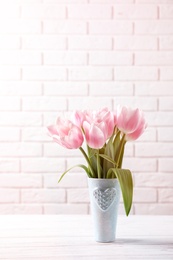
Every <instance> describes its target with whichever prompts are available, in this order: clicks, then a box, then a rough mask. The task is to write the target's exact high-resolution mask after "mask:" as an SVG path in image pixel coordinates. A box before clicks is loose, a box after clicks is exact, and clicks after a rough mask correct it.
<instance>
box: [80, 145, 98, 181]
mask: <svg viewBox="0 0 173 260" xmlns="http://www.w3.org/2000/svg"><path fill="white" fill-rule="evenodd" d="M79 150H80V151H81V152H82V154H83V156H84V157H85V159H86V161H87V163H88V166H89V169H90V171H91V175H92V178H94V177H95V174H94V170H93V168H92V165H91V162H90V160H89V158H88V156H87V154H86V152H85V151H84V149H83V148H82V147H80V148H79Z"/></svg>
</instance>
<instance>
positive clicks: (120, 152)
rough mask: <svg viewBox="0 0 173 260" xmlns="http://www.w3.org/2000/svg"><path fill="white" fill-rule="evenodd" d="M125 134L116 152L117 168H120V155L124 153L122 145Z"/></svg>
mask: <svg viewBox="0 0 173 260" xmlns="http://www.w3.org/2000/svg"><path fill="white" fill-rule="evenodd" d="M125 136H126V135H125V134H123V137H122V139H121V142H120V147H119V151H118V159H117V166H118V168H119V167H120V165H119V163H120V161H121V160H122V156H123V155H122V153H123V152H124V145H125V140H124V139H125Z"/></svg>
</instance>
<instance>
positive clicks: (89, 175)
mask: <svg viewBox="0 0 173 260" xmlns="http://www.w3.org/2000/svg"><path fill="white" fill-rule="evenodd" d="M75 167H80V168H82V169H83V170H84V171H85V172H86V173H87V175H88V177H89V178H92V176H91V174H90V172H89V170H88V168H87V167H86V166H85V165H83V164H78V165H75V166H73V167H71V168H69V169H68V170H67V171H65V172H64V173H63V174H62V175H61V177H60V179H59V181H58V183H59V182H60V181H61V180H62V178H63V177H64V175H65V174H66V173H67V172H69V171H70V170H72V169H73V168H75Z"/></svg>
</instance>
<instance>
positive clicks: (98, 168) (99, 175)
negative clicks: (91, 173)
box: [97, 151, 102, 179]
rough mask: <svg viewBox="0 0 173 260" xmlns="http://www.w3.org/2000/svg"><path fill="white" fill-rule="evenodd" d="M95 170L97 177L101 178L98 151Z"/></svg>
mask: <svg viewBox="0 0 173 260" xmlns="http://www.w3.org/2000/svg"><path fill="white" fill-rule="evenodd" d="M97 172H98V178H99V179H101V178H102V176H101V169H100V157H99V151H98V152H97Z"/></svg>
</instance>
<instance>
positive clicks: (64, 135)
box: [47, 117, 84, 149]
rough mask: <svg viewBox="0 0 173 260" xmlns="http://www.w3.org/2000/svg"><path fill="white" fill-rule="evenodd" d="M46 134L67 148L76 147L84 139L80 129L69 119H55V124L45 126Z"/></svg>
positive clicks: (80, 144)
mask: <svg viewBox="0 0 173 260" xmlns="http://www.w3.org/2000/svg"><path fill="white" fill-rule="evenodd" d="M47 129H48V134H49V135H50V136H51V137H52V138H53V140H54V141H55V142H57V143H58V144H60V145H61V146H63V147H66V148H68V149H77V148H79V147H81V146H82V143H83V141H84V138H83V134H82V131H81V129H80V128H79V127H77V126H76V125H74V124H73V123H72V122H71V121H70V120H63V119H61V118H60V117H59V118H58V119H57V123H56V125H51V126H48V127H47Z"/></svg>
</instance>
